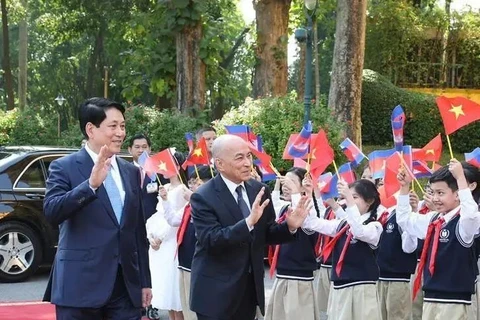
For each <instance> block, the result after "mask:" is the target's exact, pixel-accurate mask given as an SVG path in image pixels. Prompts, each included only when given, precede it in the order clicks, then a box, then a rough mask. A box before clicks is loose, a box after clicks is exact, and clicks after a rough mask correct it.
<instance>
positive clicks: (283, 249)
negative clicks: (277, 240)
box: [265, 167, 319, 320]
mask: <svg viewBox="0 0 480 320" xmlns="http://www.w3.org/2000/svg"><path fill="white" fill-rule="evenodd" d="M281 179H282V184H283V186H282V191H283V193H284V200H283V201H284V205H283V206H282V207H281V209H280V212H279V213H278V217H279V219H278V220H279V221H281V220H282V219H284V218H285V217H286V215H287V214H288V212H289V211H290V210H292V208H294V207H295V206H296V202H295V199H296V198H298V199H300V194H301V193H305V194H306V195H312V197H313V198H315V197H314V196H313V185H312V180H311V178H310V177H309V176H306V170H305V169H302V168H297V167H293V168H291V169H290V170H289V171H288V172H287V173H286V175H285V177H283V178H281ZM288 200H291V203H285V202H288ZM312 200H313V201H314V202H316V198H315V199H312ZM277 201H278V198H277V195H275V201H273V202H274V208H275V207H277V208H278V207H279V206H278V204H276V203H275V202H277ZM297 203H298V201H297ZM316 208H317V209H313V211H314V214H315V215H317V214H319V212H317V210H319V209H318V203H317V204H316ZM317 237H318V234H317V233H316V232H313V231H310V230H305V229H303V228H300V229H298V231H297V239H296V241H292V242H289V243H285V244H282V245H277V246H275V249H274V251H275V253H274V255H273V261H272V265H271V266H270V267H271V274H273V271H274V270H275V268H276V271H277V274H276V278H275V282H274V284H273V290H272V293H271V296H270V299H269V301H268V304H267V309H266V313H265V319H266V320H289V319H294V318H298V319H302V320H317V319H318V317H319V314H318V308H317V303H316V297H315V289H314V286H313V280H314V276H313V273H314V271H315V270H316V269H317V261H316V255H315V244H316V242H317Z"/></svg>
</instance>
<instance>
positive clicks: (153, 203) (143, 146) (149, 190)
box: [128, 133, 169, 221]
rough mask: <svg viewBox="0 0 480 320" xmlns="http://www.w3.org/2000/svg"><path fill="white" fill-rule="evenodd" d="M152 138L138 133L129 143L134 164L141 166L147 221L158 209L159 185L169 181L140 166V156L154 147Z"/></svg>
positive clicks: (129, 151) (129, 150) (144, 209)
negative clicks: (150, 173)
mask: <svg viewBox="0 0 480 320" xmlns="http://www.w3.org/2000/svg"><path fill="white" fill-rule="evenodd" d="M151 147H152V144H151V142H150V138H149V137H147V136H146V135H144V134H141V133H139V134H136V135H134V136H133V137H131V138H130V141H129V144H128V153H130V154H131V155H132V158H133V164H134V165H135V166H136V167H137V168H139V170H140V177H141V179H140V180H141V186H142V200H143V211H144V213H145V221H146V220H148V218H150V217H151V216H152V215H153V214H154V213H155V212H156V211H157V203H158V186H159V185H164V184H167V183H168V182H169V181H168V180H167V179H165V178H164V177H163V176H162V175H156V174H154V175H153V176H151V177H150V176H149V175H147V174H146V173H145V171H144V170H143V169H142V168H141V167H140V164H139V162H138V159H139V157H140V156H141V155H142V153H143V152H147V154H149V155H150V153H151V151H152V149H151Z"/></svg>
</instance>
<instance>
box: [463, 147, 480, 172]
mask: <svg viewBox="0 0 480 320" xmlns="http://www.w3.org/2000/svg"><path fill="white" fill-rule="evenodd" d="M465 161H466V162H468V163H470V164H472V165H474V166H475V167H477V168H480V148H475V150H473V151H472V152H470V153H465Z"/></svg>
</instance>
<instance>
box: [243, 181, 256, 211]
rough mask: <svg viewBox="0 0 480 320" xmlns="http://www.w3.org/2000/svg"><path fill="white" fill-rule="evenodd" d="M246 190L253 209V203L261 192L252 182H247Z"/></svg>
mask: <svg viewBox="0 0 480 320" xmlns="http://www.w3.org/2000/svg"><path fill="white" fill-rule="evenodd" d="M245 189H246V190H247V195H248V200H249V201H250V208H253V203H254V202H255V198H256V197H257V194H258V191H259V190H257V188H255V187H254V186H253V184H252V183H251V181H250V180H248V181H246V182H245Z"/></svg>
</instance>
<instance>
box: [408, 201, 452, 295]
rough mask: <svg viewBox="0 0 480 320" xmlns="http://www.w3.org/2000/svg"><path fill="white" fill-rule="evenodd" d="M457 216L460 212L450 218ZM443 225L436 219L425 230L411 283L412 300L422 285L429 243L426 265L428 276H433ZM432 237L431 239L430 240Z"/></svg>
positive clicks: (441, 221)
mask: <svg viewBox="0 0 480 320" xmlns="http://www.w3.org/2000/svg"><path fill="white" fill-rule="evenodd" d="M458 214H460V210H458V212H457V213H455V215H454V216H453V217H452V219H454V218H455V217H456V216H457V215H458ZM444 223H445V219H444V218H443V217H440V218H438V219H437V220H435V221H433V222H430V224H429V225H428V229H427V236H426V237H425V242H424V244H423V250H422V256H421V257H420V263H419V264H418V268H417V277H416V278H415V281H414V282H413V300H415V297H416V296H417V293H418V290H419V289H420V286H421V284H422V277H423V269H424V268H425V264H426V262H427V257H428V246H429V245H430V241H433V243H432V253H431V255H430V262H429V264H428V271H429V272H430V275H432V276H433V273H434V272H435V260H436V258H437V250H438V238H439V235H440V230H442V226H443V224H444ZM432 235H433V239H432Z"/></svg>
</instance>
